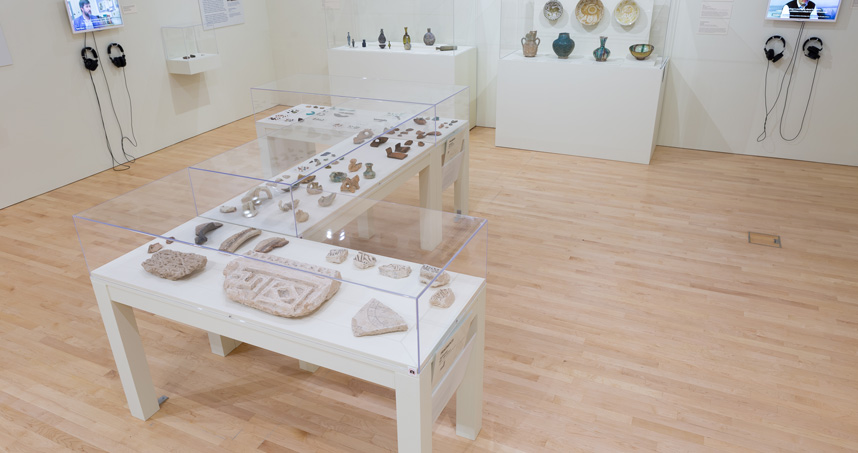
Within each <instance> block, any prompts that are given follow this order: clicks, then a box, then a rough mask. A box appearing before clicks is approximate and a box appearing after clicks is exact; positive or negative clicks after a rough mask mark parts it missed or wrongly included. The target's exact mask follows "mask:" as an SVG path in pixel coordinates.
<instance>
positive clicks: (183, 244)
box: [74, 148, 487, 452]
mask: <svg viewBox="0 0 858 453" xmlns="http://www.w3.org/2000/svg"><path fill="white" fill-rule="evenodd" d="M248 149H249V148H248ZM257 149H258V148H257ZM236 156H237V154H233V155H232V156H224V159H228V158H230V157H236ZM258 156H259V155H258V154H257V157H258ZM258 162H259V161H257V164H256V165H257V166H258V165H259V164H258ZM341 165H342V164H341ZM239 170H241V168H239ZM307 186H308V185H307V184H300V183H298V184H297V185H288V184H281V183H280V182H277V183H271V182H268V181H266V180H260V179H256V178H253V177H247V176H236V175H233V174H226V173H219V172H216V171H211V170H202V169H198V168H193V167H192V168H189V169H187V170H184V171H181V172H179V173H176V174H173V175H170V176H167V177H165V178H163V179H161V180H158V181H155V182H153V183H150V184H148V185H146V186H144V187H142V188H140V189H137V190H135V191H132V192H130V193H128V194H125V195H122V196H120V197H117V198H115V199H113V200H110V201H108V202H106V203H103V204H101V205H98V206H96V207H94V208H91V209H89V210H87V211H84V212H81V213H80V214H77V215H76V216H75V217H74V220H75V226H76V229H77V231H78V236H79V238H80V242H81V245H82V248H83V251H84V256H85V258H86V262H87V266H88V268H89V270H90V276H91V280H92V284H93V288H94V290H95V293H96V298H97V300H98V305H99V309H100V311H101V313H102V317H103V320H104V324H105V328H106V330H107V333H108V337H109V339H110V343H111V348H112V349H113V352H114V358H115V360H116V364H117V367H118V370H119V374H120V377H121V378H122V383H123V387H124V389H125V393H126V397H127V399H128V403H129V409H130V410H131V412H132V414H133V415H134V416H136V417H138V418H141V419H147V418H148V417H150V416H152V415H153V414H154V413H155V412H156V411H157V410H158V409H159V398H158V396H157V395H158V392H156V390H155V383H153V381H152V378H151V376H150V373H149V369H148V364H147V361H146V357H145V355H144V353H143V350H142V345H141V343H140V337H139V334H138V331H137V326H136V322H135V320H134V312H133V310H132V309H133V308H136V309H138V310H143V311H146V312H150V313H153V314H156V315H159V316H162V317H165V318H168V319H171V320H174V321H176V322H181V323H184V324H187V325H190V326H193V327H197V328H200V329H202V330H205V331H207V332H209V341H210V343H211V348H212V351H213V352H215V353H218V354H220V355H227V354H228V353H229V352H230V351H231V350H233V349H234V348H235V347H237V346H238V345H239V344H240V343H241V342H247V343H250V344H253V345H256V346H258V347H262V348H265V349H268V350H271V351H275V352H278V353H281V354H284V355H288V356H290V357H294V358H297V359H298V360H299V361H300V364H301V368H302V369H304V370H307V371H311V372H312V371H315V369H317V368H318V367H325V368H329V369H332V370H336V371H339V372H342V373H345V374H348V375H350V376H354V377H357V378H360V379H364V380H367V381H370V382H374V383H376V384H379V385H383V386H386V387H390V388H394V389H395V390H396V405H397V425H398V433H399V434H398V438H399V450H400V451H426V452H429V451H431V433H432V424H433V422H434V420H435V419H436V418H437V416H438V415H439V414H440V412H441V410H442V409H443V408H444V406H445V405H446V404H447V402H448V401H449V399H450V398H451V397H452V395H453V393H457V392H456V391H457V390H459V391H458V393H457V395H458V396H457V432H459V434H460V435H463V436H465V437H469V438H471V439H473V438H475V437H476V435H477V434H478V432H479V429H480V424H481V404H482V351H483V341H484V331H483V329H484V316H485V278H486V245H487V227H486V222H485V220H482V219H476V218H471V217H467V216H463V215H457V214H448V213H442V212H429V211H427V210H425V209H422V208H419V207H413V206H405V205H397V204H391V203H386V202H381V201H377V200H372V199H370V198H366V197H363V196H359V195H352V194H351V193H348V192H347V191H337V192H333V191H331V192H324V191H323V192H319V193H313V194H309V195H308V194H307V193H306V192H307ZM282 187H289V188H290V190H289V191H283V190H282ZM296 192H302V193H301V194H300V195H301V196H300V197H298V196H293V195H296ZM331 195H335V197H331ZM331 198H333V199H332V200H330V199H331ZM328 200H330V201H332V202H333V201H339V202H342V205H341V206H337V205H335V204H334V203H330V204H329V203H328ZM237 202H243V203H245V205H244V206H241V207H239V206H236V203H237ZM288 203H292V205H291V206H289V205H288ZM311 206H312V207H313V210H310V211H304V210H303V209H304V208H307V209H310V207H311ZM355 206H359V207H360V209H361V210H362V211H363V213H364V214H366V217H363V216H361V215H351V216H343V215H324V214H323V213H322V211H320V210H323V209H324V210H329V211H330V212H332V213H334V212H338V211H349V210H354V209H355V208H354V207H355ZM287 208H289V209H287ZM316 208H318V209H316ZM249 211H254V212H255V214H253V215H250V214H251V213H250V212H249ZM308 212H309V216H310V218H313V217H316V218H317V221H316V224H315V225H314V226H313V229H315V230H318V231H324V232H325V234H323V235H321V236H320V238H319V239H309V238H307V235H296V234H295V233H296V230H295V227H294V224H293V223H292V222H296V221H297V222H298V223H299V224H300V223H306V221H301V220H300V219H302V218H303V216H304V215H307V214H308ZM367 217H368V218H370V219H372V223H373V226H372V228H371V229H369V230H368V229H367V225H366V223H365V221H366V218H367ZM425 218H432V219H433V221H434V225H435V227H436V228H437V231H434V235H435V236H436V238H437V240H436V245H435V246H434V247H427V243H426V242H425V241H423V240H422V239H421V236H422V235H423V234H425V231H424V230H423V228H424V227H423V219H425ZM296 219H298V220H296ZM298 236H304V237H298Z"/></svg>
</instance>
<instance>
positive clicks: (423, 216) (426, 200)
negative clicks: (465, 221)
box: [420, 146, 444, 250]
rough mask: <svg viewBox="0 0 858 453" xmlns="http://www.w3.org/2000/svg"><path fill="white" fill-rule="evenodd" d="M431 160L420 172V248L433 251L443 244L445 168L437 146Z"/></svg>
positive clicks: (439, 148)
mask: <svg viewBox="0 0 858 453" xmlns="http://www.w3.org/2000/svg"><path fill="white" fill-rule="evenodd" d="M431 152H432V154H431V156H430V158H429V165H427V166H426V168H424V169H423V170H420V207H421V208H424V210H422V211H421V212H420V247H421V248H422V249H423V250H433V249H435V247H437V246H438V244H440V243H441V208H442V200H441V184H442V178H443V173H444V172H443V166H442V165H441V147H440V146H436V147H435V149H433V150H432V151H431Z"/></svg>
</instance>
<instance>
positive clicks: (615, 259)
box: [0, 119, 858, 452]
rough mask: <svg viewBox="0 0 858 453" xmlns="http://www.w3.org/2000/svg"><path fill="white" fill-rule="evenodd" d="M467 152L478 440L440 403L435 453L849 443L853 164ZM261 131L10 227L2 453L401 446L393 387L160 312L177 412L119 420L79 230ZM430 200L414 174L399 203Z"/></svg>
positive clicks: (44, 206) (820, 447)
mask: <svg viewBox="0 0 858 453" xmlns="http://www.w3.org/2000/svg"><path fill="white" fill-rule="evenodd" d="M471 137H472V141H471V144H472V151H471V209H472V214H473V215H475V216H479V217H485V218H487V219H489V233H490V250H489V291H488V313H489V314H488V318H487V337H486V370H485V405H484V425H483V430H482V433H481V434H480V436H479V438H478V439H477V441H475V442H471V441H467V440H465V439H462V438H459V437H456V435H455V421H454V419H453V417H454V414H455V411H454V410H452V408H451V407H448V408H447V409H446V410H445V411H444V413H443V414H442V415H441V417H440V418H439V421H438V423H437V424H436V425H435V429H434V436H433V441H434V444H435V450H436V451H439V452H484V451H497V452H539V451H559V452H573V451H574V452H577V451H596V452H626V451H658V452H703V451H707V452H731V451H763V452H775V451H789V452H845V451H858V168H849V167H840V166H833V165H822V164H812V163H803V162H795V161H787V160H776V159H766V158H757V157H746V156H738V155H728V154H718V153H708V152H697V151H688V150H680V149H670V148H660V149H658V150H657V151H656V153H655V156H654V159H653V162H652V165H650V166H642V165H634V164H624V163H616V162H608V161H600V160H593V159H583V158H574V157H568V156H559V155H552V154H542V153H535V152H527V151H519V150H512V149H499V148H494V147H493V143H494V131H493V130H491V129H481V128H478V129H475V130H473V131H472V134H471ZM253 138H255V135H254V128H253V123H252V119H245V120H241V121H239V122H237V123H234V124H231V125H227V126H224V127H223V128H220V129H218V130H215V131H212V132H209V133H206V134H203V135H202V136H199V137H196V138H194V139H191V140H188V141H185V142H183V143H180V144H178V145H175V146H173V147H170V148H168V149H166V150H163V151H160V152H158V153H155V154H152V155H150V156H147V157H145V158H142V159H140V160H138V162H137V163H136V164H134V165H133V166H132V169H131V170H130V171H127V172H122V173H116V172H112V171H107V172H104V173H101V174H98V175H95V176H93V177H90V178H87V179H85V180H82V181H79V182H76V183H74V184H71V185H69V186H66V187H63V188H61V189H58V190H55V191H53V192H50V193H48V194H45V195H42V196H39V197H36V198H34V199H31V200H28V201H25V202H23V203H20V204H18V205H15V206H12V207H9V208H6V209H3V210H2V211H0V298H2V310H0V333H2V335H1V336H0V358H2V367H0V450H2V451H59V450H62V449H68V450H78V451H109V452H124V451H146V452H158V451H206V452H210V451H265V452H291V451H301V452H303V451H307V452H310V451H324V452H333V451H359V452H376V451H387V450H391V449H395V446H396V426H395V422H394V420H393V416H394V411H395V405H394V400H393V397H394V395H393V391H392V390H388V389H384V388H380V387H377V386H375V385H371V384H368V383H365V382H362V381H359V380H356V379H352V378H349V377H347V376H344V375H341V374H338V373H335V372H331V371H327V370H319V372H317V373H315V374H309V373H306V372H303V371H301V370H300V369H299V368H298V363H297V361H295V360H293V359H291V358H287V357H282V356H278V355H275V354H273V353H270V352H267V351H264V350H260V349H258V348H255V347H252V346H248V345H242V346H241V347H240V348H239V349H238V350H236V352H234V353H233V354H231V355H230V356H229V357H227V358H222V357H218V356H215V355H213V354H211V353H210V352H209V345H208V341H207V338H206V334H205V333H204V332H201V331H198V330H195V329H192V328H189V327H185V326H182V325H179V324H175V323H173V322H169V321H165V320H163V319H159V318H156V317H153V316H150V315H146V314H139V315H138V322H139V324H140V329H141V334H142V336H143V340H144V346H145V347H146V352H147V355H148V357H149V362H150V366H151V369H152V374H153V379H154V381H155V386H156V389H157V390H158V391H159V392H160V393H162V394H164V395H167V396H169V397H170V399H169V401H168V402H167V403H166V404H165V405H164V406H163V408H162V409H161V411H160V412H158V413H157V414H156V415H155V416H154V417H153V418H152V419H150V420H149V421H147V422H141V421H139V420H137V419H134V418H132V417H131V415H130V414H129V412H128V410H127V408H126V406H125V398H124V395H123V392H122V388H121V385H120V382H119V378H118V376H117V374H116V371H115V369H114V363H113V358H112V355H111V353H110V349H109V346H108V343H107V338H106V336H105V333H104V329H103V326H102V324H101V320H100V316H99V313H98V310H97V308H96V303H95V298H94V296H93V293H92V289H91V287H90V284H89V281H88V275H87V270H86V267H85V265H84V261H83V257H82V253H81V250H80V247H79V244H78V241H77V237H76V235H75V230H74V226H73V224H72V219H71V216H72V214H74V213H77V212H79V211H82V210H84V209H86V208H89V207H91V206H93V205H95V204H97V203H99V202H101V201H104V200H107V199H110V198H112V197H114V196H117V195H120V194H123V193H125V192H127V191H129V190H131V189H133V188H135V187H138V186H140V185H142V184H145V183H146V182H148V181H151V180H153V179H157V178H160V177H162V176H165V175H167V174H170V173H172V172H175V171H178V170H180V169H182V168H184V167H186V166H188V165H190V164H193V163H196V162H198V161H200V160H203V159H204V158H206V157H209V156H212V155H215V154H217V153H219V152H221V151H225V150H227V149H230V148H232V147H234V146H237V145H239V144H241V143H243V142H246V141H248V140H250V139H253ZM416 196H417V184H416V181H413V184H409V185H408V187H407V188H406V189H405V190H403V191H401V192H400V193H398V194H396V201H404V202H412V203H413V202H414V200H415V199H416ZM447 197H448V198H446V199H445V207H447V208H450V207H451V206H452V198H451V197H450V194H447ZM749 232H760V233H772V234H778V235H780V236H781V237H782V243H783V248H774V247H764V246H759V245H751V244H749V243H748V233H749ZM453 404H455V399H454V401H453V402H452V403H451V405H453Z"/></svg>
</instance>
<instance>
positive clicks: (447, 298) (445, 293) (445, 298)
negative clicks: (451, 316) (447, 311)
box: [429, 288, 456, 308]
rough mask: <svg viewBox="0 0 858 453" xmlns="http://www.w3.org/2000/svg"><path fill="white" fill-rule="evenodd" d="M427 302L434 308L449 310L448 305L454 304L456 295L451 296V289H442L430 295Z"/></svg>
mask: <svg viewBox="0 0 858 453" xmlns="http://www.w3.org/2000/svg"><path fill="white" fill-rule="evenodd" d="M429 302H430V303H431V304H432V305H434V306H436V307H440V308H450V305H453V302H456V295H455V294H453V290H452V289H450V288H442V289H439V290H438V292H436V293H435V294H433V295H432V298H431V299H429Z"/></svg>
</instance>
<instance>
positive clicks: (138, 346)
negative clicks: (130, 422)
mask: <svg viewBox="0 0 858 453" xmlns="http://www.w3.org/2000/svg"><path fill="white" fill-rule="evenodd" d="M92 288H93V290H94V291H95V298H96V300H98V309H99V311H100V312H101V319H102V321H104V330H105V331H107V339H108V340H109V341H110V349H111V350H112V351H113V360H115V361H116V370H117V371H118V372H119V379H120V380H121V381H122V388H123V389H124V390H125V398H126V399H127V400H128V409H129V410H130V411H131V415H133V416H135V417H137V418H139V419H141V420H146V419H148V418H149V417H151V416H152V415H153V414H154V413H155V412H158V409H159V408H160V406H159V405H158V397H157V396H156V395H155V386H154V385H153V384H152V375H151V374H150V373H149V364H148V363H147V362H146V355H145V353H144V352H143V343H142V342H141V341H140V333H139V331H138V330H137V319H136V318H135V317H134V309H132V308H131V307H129V306H127V305H122V304H118V303H116V302H113V301H112V300H110V292H109V291H108V290H107V286H106V285H104V284H103V283H96V282H94V281H93V283H92Z"/></svg>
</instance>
